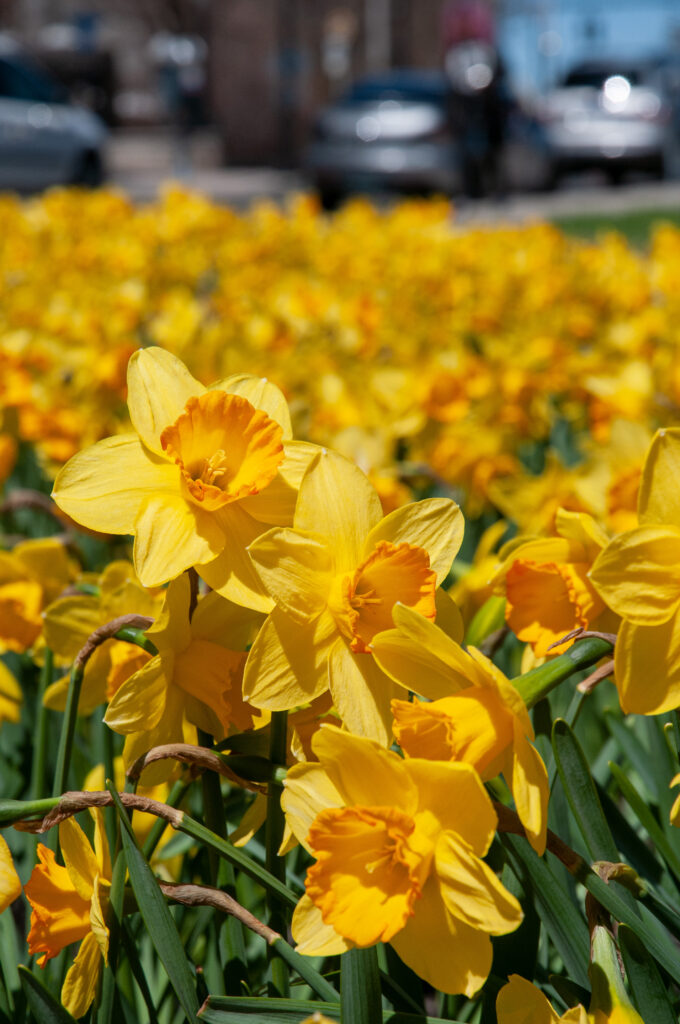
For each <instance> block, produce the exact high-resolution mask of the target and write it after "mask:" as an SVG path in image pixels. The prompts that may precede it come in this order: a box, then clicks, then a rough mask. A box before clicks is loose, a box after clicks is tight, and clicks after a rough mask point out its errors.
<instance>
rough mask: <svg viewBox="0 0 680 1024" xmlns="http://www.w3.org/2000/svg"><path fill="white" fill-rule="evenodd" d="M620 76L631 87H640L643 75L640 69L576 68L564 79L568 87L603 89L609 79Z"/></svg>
mask: <svg viewBox="0 0 680 1024" xmlns="http://www.w3.org/2000/svg"><path fill="white" fill-rule="evenodd" d="M615 75H616V76H620V77H621V78H625V79H627V80H628V82H630V84H631V85H640V82H641V80H642V75H641V72H640V69H639V68H626V67H624V68H621V67H610V68H574V70H573V71H570V72H569V74H568V75H567V77H566V78H565V79H564V84H565V85H567V86H592V87H594V88H595V89H601V88H602V87H603V85H604V83H605V82H606V81H607V79H608V78H612V77H613V76H615Z"/></svg>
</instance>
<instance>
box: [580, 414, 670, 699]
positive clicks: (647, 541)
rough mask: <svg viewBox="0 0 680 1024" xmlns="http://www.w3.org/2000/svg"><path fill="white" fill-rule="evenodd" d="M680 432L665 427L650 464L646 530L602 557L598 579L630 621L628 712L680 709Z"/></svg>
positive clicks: (642, 511)
mask: <svg viewBox="0 0 680 1024" xmlns="http://www.w3.org/2000/svg"><path fill="white" fill-rule="evenodd" d="M679 485H680V429H678V428H677V427H676V428H673V429H669V430H660V431H658V433H657V434H656V435H655V437H654V439H653V441H652V444H651V446H650V449H649V452H648V454H647V458H646V460H645V464H644V468H643V472H642V480H641V483H640V495H639V500H638V516H639V520H640V525H639V526H638V527H636V528H635V529H634V530H629V531H627V532H626V533H622V534H619V536H617V537H615V538H614V539H613V540H612V541H611V542H610V544H609V545H608V546H607V547H606V548H605V549H604V551H603V552H602V553H601V555H600V556H599V558H598V559H597V561H596V562H595V564H594V565H593V567H592V569H591V571H590V579H591V581H592V583H593V585H594V586H595V588H596V589H597V591H598V593H599V594H600V595H601V597H602V598H603V600H605V601H606V602H607V604H608V605H609V607H610V608H612V609H613V610H614V611H615V612H616V613H617V614H618V615H620V616H621V618H622V619H623V623H622V625H621V628H620V630H619V633H618V637H617V641H616V648H615V655H614V660H615V681H616V687H617V689H618V692H619V700H620V702H621V708H622V709H623V711H625V712H627V713H630V712H635V713H636V714H640V715H656V714H661V713H662V712H664V711H671V710H673V708H677V707H678V706H680V499H679V497H678V495H679V493H680V491H679Z"/></svg>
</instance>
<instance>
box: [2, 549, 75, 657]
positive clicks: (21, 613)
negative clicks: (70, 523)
mask: <svg viewBox="0 0 680 1024" xmlns="http://www.w3.org/2000/svg"><path fill="white" fill-rule="evenodd" d="M75 575H76V566H75V564H74V562H73V560H72V559H71V558H69V556H68V554H67V552H66V548H65V547H64V545H63V544H62V543H61V542H60V541H58V540H52V539H51V538H46V539H45V540H26V541H22V542H21V543H19V544H17V545H16V547H15V548H14V549H13V550H12V551H11V552H9V551H0V652H2V651H17V652H22V651H26V650H28V648H29V647H32V646H33V645H34V644H35V642H36V640H37V639H38V637H39V636H40V634H41V633H42V627H43V620H42V611H43V608H44V607H45V605H47V604H49V602H50V601H53V600H54V598H55V597H57V595H58V594H60V593H61V591H62V590H64V588H65V587H67V586H68V584H69V583H70V582H71V580H72V579H74V577H75Z"/></svg>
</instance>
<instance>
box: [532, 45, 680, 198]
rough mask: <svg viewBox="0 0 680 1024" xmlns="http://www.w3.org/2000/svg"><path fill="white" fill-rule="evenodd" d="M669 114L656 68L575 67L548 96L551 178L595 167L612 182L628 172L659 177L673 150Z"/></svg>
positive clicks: (617, 65) (619, 65) (610, 64)
mask: <svg viewBox="0 0 680 1024" xmlns="http://www.w3.org/2000/svg"><path fill="white" fill-rule="evenodd" d="M670 115H671V109H670V105H669V103H668V100H667V98H666V96H665V95H664V92H663V90H662V87H661V82H660V78H659V76H658V75H656V74H655V72H654V69H652V68H646V67H645V66H644V65H639V66H634V65H631V66H628V65H627V64H626V63H625V62H620V63H615V62H597V63H596V62H593V63H589V64H582V65H579V66H578V67H576V68H574V69H573V70H572V71H570V72H569V74H568V75H567V77H566V78H565V80H564V82H563V84H562V85H561V86H560V87H559V88H557V89H555V90H553V91H552V92H551V93H549V95H548V96H547V97H546V104H545V128H546V137H547V141H548V147H549V151H550V155H551V158H552V163H553V169H554V175H555V177H556V178H557V177H559V176H560V175H562V174H564V173H567V172H569V171H574V170H580V169H583V168H593V167H594V168H600V169H602V170H604V171H605V172H606V173H607V175H608V176H609V178H610V179H611V180H612V181H613V182H617V181H619V180H620V179H621V177H622V175H623V173H624V172H625V171H628V170H642V171H647V172H649V173H650V174H653V175H654V176H655V177H657V178H663V177H664V176H665V174H666V171H667V169H668V162H669V156H670V154H671V152H672V147H673V137H672V127H671V120H670Z"/></svg>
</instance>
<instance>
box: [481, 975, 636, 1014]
mask: <svg viewBox="0 0 680 1024" xmlns="http://www.w3.org/2000/svg"><path fill="white" fill-rule="evenodd" d="M496 1014H497V1016H498V1024H644V1021H643V1020H642V1017H641V1016H640V1014H639V1013H637V1011H636V1010H634V1009H633V1007H632V1006H630V1005H625V1004H621V1003H619V1004H617V1005H615V1006H612V1007H611V1009H610V1010H609V1011H604V1010H596V1011H595V1012H594V1013H586V1010H585V1008H584V1007H583V1006H581V1005H580V1004H579V1005H578V1006H574V1007H572V1009H570V1010H567V1012H566V1013H563V1014H562V1015H561V1016H560V1015H559V1014H558V1013H556V1011H555V1010H554V1009H553V1008H552V1006H551V1005H550V1003H549V1002H548V1000H547V999H546V997H545V996H544V995H543V993H542V992H541V991H540V989H538V988H536V986H535V985H532V984H531V982H530V981H527V980H526V979H525V978H522V977H521V976H520V975H519V974H511V975H510V978H509V980H508V984H507V985H505V986H504V987H503V988H502V989H501V990H500V992H499V993H498V997H497V999H496Z"/></svg>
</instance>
